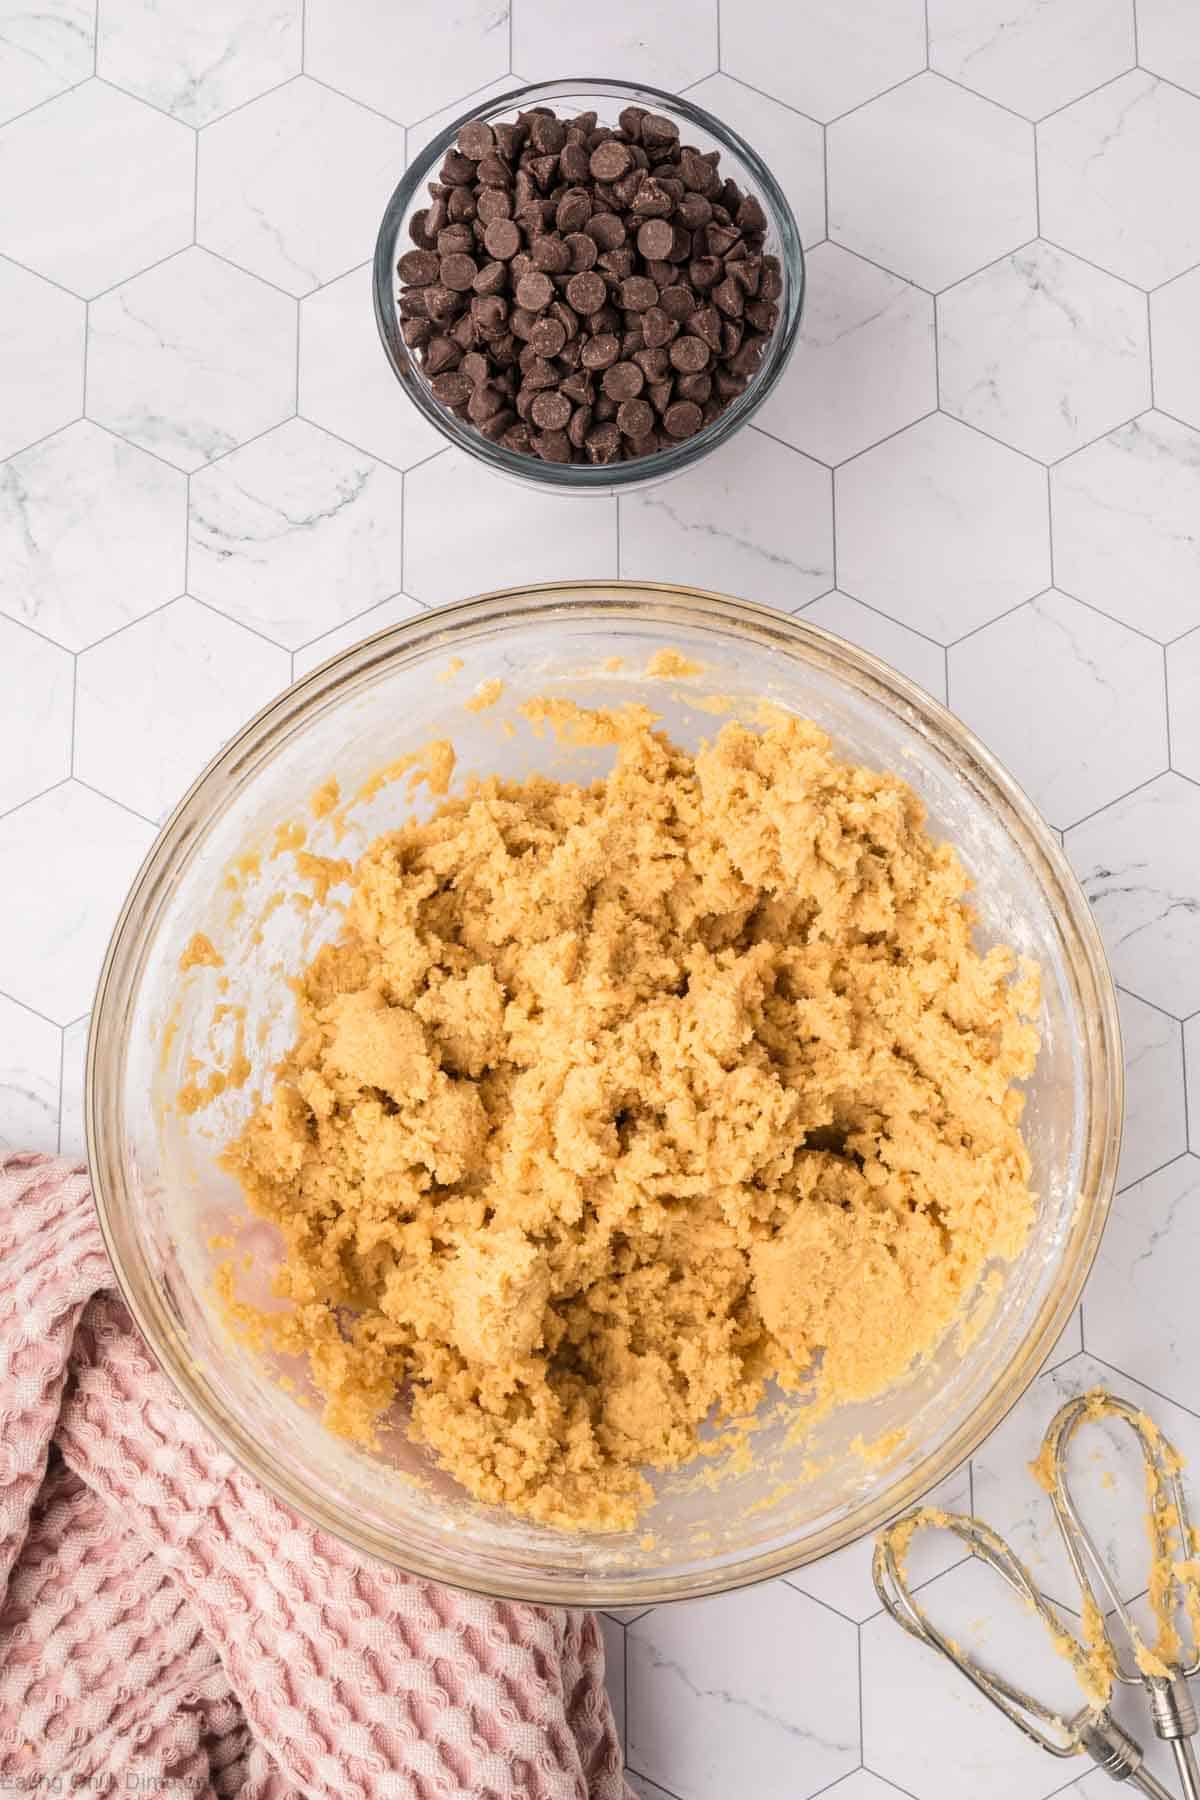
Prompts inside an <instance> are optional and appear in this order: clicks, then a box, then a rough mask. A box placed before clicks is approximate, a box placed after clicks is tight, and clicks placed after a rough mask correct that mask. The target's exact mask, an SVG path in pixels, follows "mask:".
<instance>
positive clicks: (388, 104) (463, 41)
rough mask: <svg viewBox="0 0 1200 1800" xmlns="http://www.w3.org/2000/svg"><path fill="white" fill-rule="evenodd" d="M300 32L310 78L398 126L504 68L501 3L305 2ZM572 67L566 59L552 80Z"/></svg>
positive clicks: (481, 0)
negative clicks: (396, 121)
mask: <svg viewBox="0 0 1200 1800" xmlns="http://www.w3.org/2000/svg"><path fill="white" fill-rule="evenodd" d="M304 31H305V34H304V67H305V70H306V71H307V73H308V74H309V75H313V76H315V77H316V78H317V80H318V81H327V82H328V83H329V85H330V87H335V88H338V89H339V90H340V91H341V92H342V93H343V94H348V95H349V96H350V98H351V99H352V100H362V101H364V102H365V104H366V105H367V106H373V107H374V108H375V110H376V111H377V112H381V113H386V114H387V116H388V118H389V119H398V120H400V121H401V122H402V123H403V124H408V123H410V122H411V121H412V120H414V119H422V118H424V117H425V114H426V113H429V112H432V111H433V109H434V108H435V107H439V106H446V105H449V104H450V103H451V102H452V101H453V100H454V99H455V98H456V97H457V96H458V95H460V94H469V93H471V92H472V91H473V90H474V89H475V88H479V87H483V86H484V85H485V83H487V82H489V81H493V80H494V79H495V78H496V77H497V76H498V75H503V73H504V71H505V70H506V69H507V68H508V5H507V4H506V0H454V3H453V4H452V5H451V6H447V7H432V6H397V7H389V6H380V5H379V0H307V6H306V9H305V21H304ZM554 35H555V37H557V36H558V33H557V31H556V32H555V34H554ZM573 67H574V65H573V64H572V62H571V59H570V57H565V58H564V59H563V60H562V61H561V63H560V64H559V65H558V66H557V67H556V68H555V70H554V73H555V74H556V75H558V74H561V73H562V71H563V70H564V69H565V70H568V71H570V70H572V69H573Z"/></svg>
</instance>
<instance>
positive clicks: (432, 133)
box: [406, 73, 525, 168]
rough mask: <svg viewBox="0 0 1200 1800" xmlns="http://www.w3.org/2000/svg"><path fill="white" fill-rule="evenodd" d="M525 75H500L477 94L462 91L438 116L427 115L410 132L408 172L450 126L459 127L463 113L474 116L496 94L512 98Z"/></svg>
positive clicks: (441, 109)
mask: <svg viewBox="0 0 1200 1800" xmlns="http://www.w3.org/2000/svg"><path fill="white" fill-rule="evenodd" d="M524 82H525V77H524V76H523V75H512V74H508V73H505V74H503V75H498V76H497V77H496V79H495V81H485V82H484V83H483V84H482V86H481V87H479V88H477V89H476V90H475V92H474V93H468V92H467V91H466V89H465V88H463V89H460V90H459V93H460V96H461V97H460V98H457V99H454V100H451V101H450V103H449V105H447V106H440V107H438V109H437V111H436V112H431V113H426V114H425V115H424V116H423V117H422V118H421V119H419V120H418V121H417V123H416V124H415V125H410V126H409V127H408V132H407V138H406V141H407V144H408V163H407V166H408V167H409V168H411V167H412V165H413V163H414V162H416V160H417V158H418V157H419V156H420V154H421V152H422V150H424V148H425V146H426V144H429V143H431V142H432V141H433V139H434V138H435V137H436V136H437V135H438V133H439V131H445V129H446V127H447V126H448V125H453V124H456V123H457V121H458V120H459V119H461V118H462V116H463V114H464V113H468V112H472V111H474V110H475V109H476V108H477V107H479V106H482V105H483V104H484V102H485V101H487V100H492V99H494V98H495V97H496V95H497V94H511V93H512V91H513V89H514V88H518V87H521V86H523V85H524Z"/></svg>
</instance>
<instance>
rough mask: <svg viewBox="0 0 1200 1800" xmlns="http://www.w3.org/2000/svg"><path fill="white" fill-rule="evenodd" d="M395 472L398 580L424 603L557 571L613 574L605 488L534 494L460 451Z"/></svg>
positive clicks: (612, 513) (613, 521)
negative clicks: (399, 522) (400, 486)
mask: <svg viewBox="0 0 1200 1800" xmlns="http://www.w3.org/2000/svg"><path fill="white" fill-rule="evenodd" d="M404 479H405V499H406V504H407V510H408V535H407V538H406V540H405V545H404V586H405V589H406V591H407V592H408V593H410V594H412V595H414V596H415V597H416V599H418V600H420V601H421V602H422V603H423V604H424V605H425V606H443V605H445V604H446V603H447V602H448V601H450V600H465V599H466V598H467V596H468V595H469V594H480V593H486V592H488V591H489V590H490V589H491V588H498V587H519V586H521V585H522V584H524V583H525V582H530V581H555V580H560V579H561V578H562V577H563V576H564V574H565V575H568V576H575V577H578V578H579V579H581V580H583V579H587V578H588V577H603V576H608V577H610V578H611V577H612V576H613V575H615V574H616V573H617V516H616V502H615V501H614V500H611V499H609V498H607V497H605V496H595V497H593V496H591V495H586V496H583V497H580V496H576V495H571V496H567V495H563V494H539V493H536V492H535V491H534V490H533V489H532V488H527V487H524V486H519V485H518V484H517V483H515V482H509V481H502V480H500V479H498V478H497V477H496V476H495V475H493V474H492V473H491V472H490V470H488V469H485V468H483V467H481V466H480V464H479V463H477V462H475V461H473V460H472V458H471V457H469V456H466V455H464V454H463V452H462V451H461V450H448V451H445V452H444V453H443V454H442V455H441V456H438V457H435V459H434V460H433V461H432V462H427V463H422V464H421V466H420V468H419V469H414V470H412V472H411V473H410V474H408V475H406V476H405V478H404ZM463 520H469V521H470V529H469V530H466V531H464V530H462V529H461V524H462V521H463ZM456 522H457V523H456ZM397 585H399V584H397Z"/></svg>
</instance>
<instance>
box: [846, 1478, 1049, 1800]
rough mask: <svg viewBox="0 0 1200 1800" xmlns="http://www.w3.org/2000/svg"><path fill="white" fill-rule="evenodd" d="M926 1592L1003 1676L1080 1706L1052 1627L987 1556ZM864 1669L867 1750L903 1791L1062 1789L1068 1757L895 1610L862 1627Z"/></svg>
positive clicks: (934, 1796) (958, 1796) (986, 1799)
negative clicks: (1015, 1719) (1031, 1733)
mask: <svg viewBox="0 0 1200 1800" xmlns="http://www.w3.org/2000/svg"><path fill="white" fill-rule="evenodd" d="M1026 1479H1028V1477H1027V1478H1026ZM1030 1486H1032V1482H1031V1483H1030ZM921 1598H922V1602H923V1603H924V1604H925V1605H926V1606H927V1607H928V1610H929V1614H930V1617H931V1618H932V1619H933V1620H934V1622H935V1623H936V1624H937V1625H938V1626H939V1627H940V1628H941V1629H942V1630H944V1631H946V1632H947V1633H948V1634H949V1635H951V1636H952V1637H953V1638H954V1639H955V1640H956V1641H957V1642H958V1643H960V1644H961V1645H962V1646H963V1647H964V1648H965V1649H967V1650H968V1651H970V1652H972V1653H973V1654H976V1655H979V1656H981V1657H982V1658H983V1659H984V1660H985V1661H986V1662H987V1663H989V1664H990V1665H991V1666H993V1667H995V1668H996V1669H997V1671H998V1672H999V1673H1000V1674H1002V1675H1003V1674H1007V1675H1008V1677H1009V1679H1010V1680H1012V1679H1017V1678H1018V1677H1021V1676H1024V1677H1025V1679H1027V1680H1028V1681H1029V1682H1030V1684H1031V1685H1032V1684H1033V1683H1034V1682H1035V1681H1037V1682H1038V1683H1040V1686H1041V1691H1042V1692H1043V1693H1044V1694H1045V1695H1046V1697H1047V1698H1048V1699H1050V1700H1051V1701H1052V1702H1055V1703H1057V1704H1058V1705H1061V1706H1062V1707H1063V1708H1064V1710H1070V1709H1071V1708H1072V1707H1073V1706H1076V1705H1077V1704H1078V1700H1077V1693H1078V1690H1076V1689H1074V1687H1073V1683H1072V1679H1071V1676H1070V1673H1069V1670H1068V1667H1067V1664H1066V1663H1065V1662H1064V1661H1063V1659H1062V1658H1059V1657H1056V1655H1055V1653H1054V1651H1053V1649H1052V1648H1051V1646H1050V1643H1049V1640H1048V1638H1047V1637H1046V1636H1045V1634H1044V1630H1043V1627H1042V1626H1041V1625H1040V1624H1039V1623H1038V1621H1037V1619H1036V1618H1031V1617H1028V1616H1027V1615H1026V1614H1025V1613H1024V1612H1023V1611H1022V1610H1021V1608H1020V1605H1019V1603H1018V1602H1017V1600H1016V1599H1015V1597H1013V1596H1012V1595H1010V1594H1006V1591H1005V1589H1004V1588H1003V1587H1002V1586H1001V1584H1000V1580H999V1578H998V1577H997V1576H996V1575H994V1574H992V1573H990V1571H988V1570H987V1569H985V1568H984V1567H983V1565H982V1564H980V1563H978V1562H974V1561H967V1562H964V1563H960V1564H959V1565H958V1566H957V1567H956V1568H954V1569H951V1571H950V1572H949V1574H947V1575H943V1576H942V1577H941V1579H940V1580H938V1581H935V1582H934V1583H933V1584H932V1585H931V1586H930V1587H929V1588H926V1589H925V1590H924V1591H923V1592H922V1596H921ZM862 1668H863V1757H864V1760H865V1762H866V1763H867V1765H868V1767H873V1768H876V1769H883V1770H886V1772H887V1774H888V1776H889V1777H891V1778H893V1779H894V1780H895V1781H896V1782H898V1783H899V1784H900V1786H901V1789H902V1791H903V1792H905V1793H908V1794H919V1795H920V1796H921V1800H966V1797H968V1796H969V1800H1040V1797H1041V1796H1043V1795H1048V1794H1051V1793H1053V1792H1055V1790H1056V1789H1058V1788H1060V1787H1061V1785H1062V1780H1063V1776H1064V1774H1065V1773H1066V1769H1065V1768H1064V1766H1063V1765H1062V1764H1060V1763H1058V1762H1056V1761H1055V1760H1053V1759H1052V1758H1051V1757H1049V1756H1048V1755H1047V1754H1046V1752H1045V1751H1044V1750H1041V1749H1039V1748H1038V1747H1037V1746H1036V1745H1034V1744H1031V1743H1029V1742H1028V1741H1027V1740H1026V1739H1025V1738H1024V1737H1022V1735H1021V1734H1020V1732H1018V1731H1016V1730H1014V1728H1013V1726H1012V1725H1011V1724H1009V1722H1008V1721H1007V1720H1006V1719H1004V1718H1002V1717H1001V1715H1000V1714H999V1713H998V1712H997V1711H996V1710H995V1708H994V1707H992V1706H991V1705H990V1704H989V1702H988V1701H986V1700H985V1699H984V1698H983V1697H982V1695H980V1694H978V1693H977V1692H976V1691H975V1689H974V1688H973V1687H971V1686H970V1684H969V1683H968V1682H967V1680H966V1678H965V1677H964V1676H963V1675H961V1674H960V1673H959V1671H958V1670H957V1669H955V1668H954V1667H953V1666H952V1665H951V1664H950V1663H949V1662H948V1661H947V1660H946V1659H945V1658H944V1657H942V1656H941V1655H939V1654H938V1653H937V1652H936V1651H933V1650H931V1649H929V1648H928V1647H927V1646H926V1645H924V1644H920V1643H917V1642H915V1641H914V1640H913V1639H912V1638H910V1637H908V1636H907V1635H906V1633H904V1632H903V1631H901V1629H900V1628H899V1626H898V1625H896V1624H895V1622H894V1621H893V1620H892V1619H890V1618H889V1617H888V1616H887V1614H886V1613H881V1614H880V1615H879V1616H878V1617H877V1618H874V1619H872V1620H870V1621H869V1623H868V1624H866V1625H864V1626H863V1629H862ZM834 1792H835V1793H836V1792H837V1790H836V1789H835V1790H834Z"/></svg>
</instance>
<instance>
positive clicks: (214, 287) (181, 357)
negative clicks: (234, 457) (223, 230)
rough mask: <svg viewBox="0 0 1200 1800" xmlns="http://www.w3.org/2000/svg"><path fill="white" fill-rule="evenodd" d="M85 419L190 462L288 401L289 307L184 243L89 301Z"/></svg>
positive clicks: (245, 434) (240, 436)
mask: <svg viewBox="0 0 1200 1800" xmlns="http://www.w3.org/2000/svg"><path fill="white" fill-rule="evenodd" d="M87 402H88V416H89V417H90V418H93V419H96V420H97V421H98V422H99V423H100V424H101V425H107V426H108V428H109V430H110V431H117V432H119V433H120V434H121V436H122V437H124V438H128V439H129V440H130V441H131V442H132V443H135V444H140V445H141V446H142V448H143V449H144V450H152V451H154V453H155V454H156V455H158V456H163V457H165V458H166V459H167V461H168V462H172V463H174V464H175V466H176V468H178V469H187V470H192V469H199V468H201V467H202V466H203V465H204V464H205V463H206V462H209V461H211V460H212V458H213V457H214V456H221V455H223V454H224V453H225V451H227V450H232V449H233V448H234V446H235V445H237V444H241V443H244V442H245V440H246V439H247V438H250V437H254V436H255V435H256V434H257V433H258V432H260V431H266V430H267V428H268V427H269V426H271V425H277V424H278V423H279V422H280V420H282V419H285V418H287V417H288V415H289V414H290V413H292V412H293V411H294V410H295V405H296V305H295V302H294V301H293V300H289V299H288V298H287V296H286V295H285V294H280V293H278V292H277V291H276V290H275V289H274V288H271V287H268V286H267V285H266V283H265V282H262V281H256V280H255V278H254V276H253V275H247V274H246V273H245V272H244V270H242V269H235V268H233V267H232V266H231V265H230V264H229V263H227V262H223V261H222V260H221V258H220V257H217V256H213V255H211V254H210V253H209V252H208V251H207V250H198V249H196V248H192V249H190V250H184V251H182V252H181V253H180V255H178V256H173V257H172V258H171V259H170V261H169V262H165V263H160V264H159V265H158V267H157V268H156V269H150V270H148V271H147V273H146V274H144V275H136V276H135V277H134V278H133V280H132V281H127V282H125V283H124V284H123V285H122V286H121V287H119V288H114V289H113V291H112V293H110V294H106V295H105V296H104V298H103V299H102V300H97V301H95V302H93V305H92V308H91V312H90V314H89V318H88V387H87Z"/></svg>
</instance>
